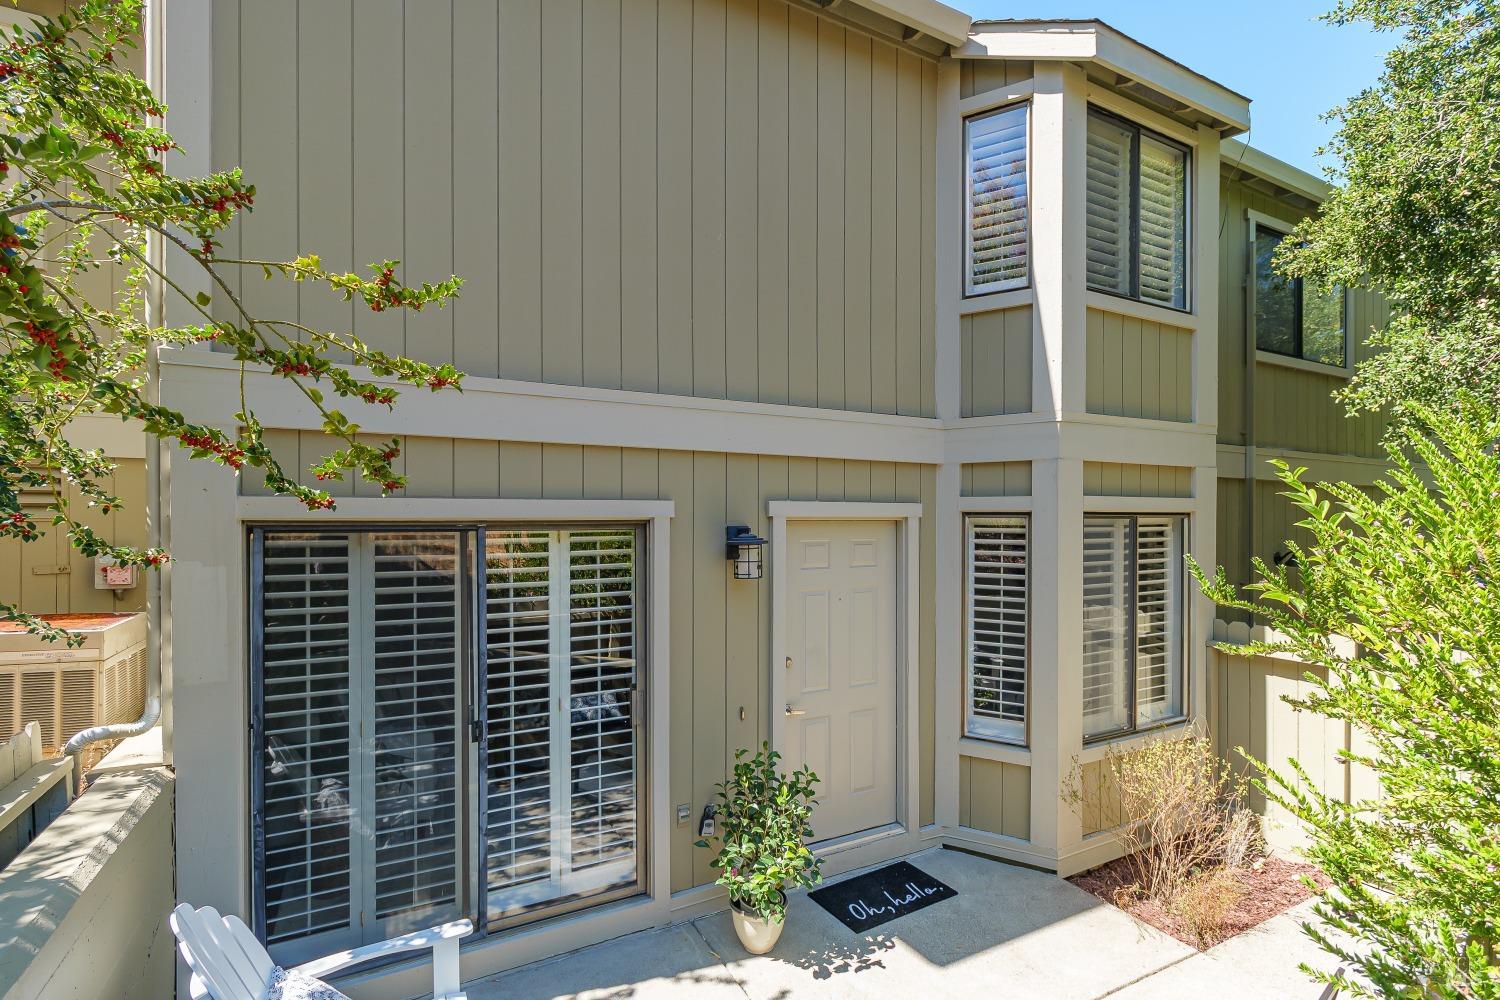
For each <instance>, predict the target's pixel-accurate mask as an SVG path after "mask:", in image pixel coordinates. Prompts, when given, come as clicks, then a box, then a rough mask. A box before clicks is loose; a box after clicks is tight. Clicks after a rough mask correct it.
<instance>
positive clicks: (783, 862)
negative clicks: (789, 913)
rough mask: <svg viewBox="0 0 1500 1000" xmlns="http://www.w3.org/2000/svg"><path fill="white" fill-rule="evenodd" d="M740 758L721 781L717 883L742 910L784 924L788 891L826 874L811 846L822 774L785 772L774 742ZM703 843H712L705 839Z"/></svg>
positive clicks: (742, 753)
mask: <svg viewBox="0 0 1500 1000" xmlns="http://www.w3.org/2000/svg"><path fill="white" fill-rule="evenodd" d="M747 756H748V757H749V759H748V760H747V759H745V758H746V757H747ZM734 759H735V765H734V774H733V776H732V777H731V778H730V779H729V781H727V782H720V783H719V786H718V788H719V792H718V799H719V803H718V810H717V813H716V820H717V825H718V837H719V853H718V854H717V855H716V856H715V857H714V866H715V867H716V868H718V869H719V870H720V874H719V879H718V883H717V884H718V885H722V886H724V887H725V888H726V889H728V890H729V898H730V900H731V901H733V902H735V903H738V904H739V905H740V907H741V908H742V909H746V910H750V911H751V912H753V913H756V914H758V915H760V916H761V917H763V918H765V919H767V920H770V921H771V922H772V923H780V922H781V920H782V919H783V918H784V917H785V916H786V898H785V896H784V895H783V890H784V889H786V888H787V887H789V886H813V885H817V884H818V882H820V881H821V880H822V878H823V875H822V872H821V870H820V869H821V867H822V864H823V861H822V859H821V858H817V857H814V856H813V853H812V851H810V850H808V849H807V838H808V837H810V836H812V826H811V825H810V822H809V821H810V819H811V817H812V810H813V805H814V801H815V798H816V796H815V793H814V792H813V786H814V785H816V784H817V783H818V776H817V775H816V774H814V773H813V772H812V771H810V770H808V769H807V768H805V767H804V768H800V769H798V770H795V771H792V772H791V773H790V774H786V775H783V774H782V773H781V771H780V769H779V768H778V767H777V764H778V763H779V762H780V760H781V754H779V753H777V752H776V751H775V750H772V749H771V745H770V744H769V743H763V744H761V748H760V751H759V752H758V753H755V754H754V755H750V751H749V750H738V751H736V752H735V755H734ZM698 846H699V847H708V846H709V844H708V841H706V840H700V841H698Z"/></svg>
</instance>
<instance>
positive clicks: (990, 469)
mask: <svg viewBox="0 0 1500 1000" xmlns="http://www.w3.org/2000/svg"><path fill="white" fill-rule="evenodd" d="M959 489H960V493H961V495H963V496H966V497H1024V496H1030V495H1031V463H1030V462H975V463H972V464H970V465H965V466H964V467H963V472H962V474H961V478H960V481H959Z"/></svg>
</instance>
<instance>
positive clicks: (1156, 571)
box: [1135, 517, 1182, 726]
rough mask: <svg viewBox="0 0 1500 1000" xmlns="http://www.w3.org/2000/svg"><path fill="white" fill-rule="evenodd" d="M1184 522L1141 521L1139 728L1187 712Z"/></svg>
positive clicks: (1137, 571)
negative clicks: (1183, 630) (1184, 694)
mask: <svg viewBox="0 0 1500 1000" xmlns="http://www.w3.org/2000/svg"><path fill="white" fill-rule="evenodd" d="M1181 524H1182V521H1181V519H1180V518H1175V517H1141V518H1138V519H1137V520H1136V543H1135V548H1136V560H1135V561H1136V566H1135V594H1136V598H1135V633H1136V639H1135V704H1136V709H1135V712H1136V719H1135V721H1136V725H1138V726H1148V725H1153V724H1155V723H1157V722H1160V721H1163V720H1165V719H1170V718H1173V717H1174V716H1177V715H1179V714H1181V711H1182V691H1181V683H1182V669H1181V659H1180V657H1181V646H1182V643H1181V641H1180V634H1181V618H1182V608H1181V603H1182V532H1181Z"/></svg>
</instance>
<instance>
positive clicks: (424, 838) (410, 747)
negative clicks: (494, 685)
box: [369, 532, 461, 930]
mask: <svg viewBox="0 0 1500 1000" xmlns="http://www.w3.org/2000/svg"><path fill="white" fill-rule="evenodd" d="M369 541H370V542H371V543H372V545H371V547H372V548H373V552H372V554H371V558H372V560H373V569H374V574H373V575H374V580H373V583H374V587H373V596H374V602H373V604H374V607H373V614H372V625H373V630H374V644H373V645H374V650H373V653H374V655H373V663H372V667H373V671H372V673H373V677H372V681H373V684H372V691H371V695H370V696H371V697H372V698H373V700H374V711H373V717H374V736H375V740H374V748H373V749H374V761H373V764H374V770H375V773H374V783H373V786H372V787H373V798H374V814H375V859H374V860H375V879H374V892H375V899H374V916H375V918H376V919H377V920H379V921H382V922H383V923H384V926H385V927H386V928H387V929H388V930H409V929H419V928H421V927H426V926H428V925H429V923H428V921H429V920H430V919H434V918H437V915H446V914H448V913H449V912H450V910H451V909H452V908H453V907H456V905H457V903H458V884H459V857H458V843H459V842H458V817H459V810H458V789H459V783H458V754H457V750H458V746H457V741H458V735H459V734H458V711H459V691H458V667H459V658H460V642H459V635H460V621H461V616H460V614H459V585H458V581H459V558H460V555H459V542H458V536H457V535H455V534H454V533H452V532H448V533H432V534H419V533H392V534H380V535H374V536H371V537H370V538H369Z"/></svg>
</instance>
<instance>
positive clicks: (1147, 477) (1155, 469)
mask: <svg viewBox="0 0 1500 1000" xmlns="http://www.w3.org/2000/svg"><path fill="white" fill-rule="evenodd" d="M1083 493H1084V496H1091V497H1191V496H1192V495H1193V470H1192V469H1187V468H1182V467H1181V466H1175V465H1131V464H1128V463H1122V462H1084V463H1083Z"/></svg>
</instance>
